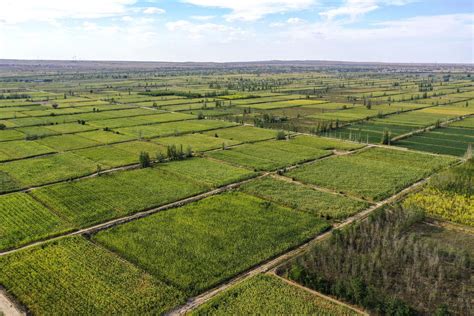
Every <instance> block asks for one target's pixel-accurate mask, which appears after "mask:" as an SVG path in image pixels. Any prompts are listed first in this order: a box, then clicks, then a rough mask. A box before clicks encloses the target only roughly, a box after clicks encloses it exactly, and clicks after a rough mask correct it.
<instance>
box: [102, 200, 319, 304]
mask: <svg viewBox="0 0 474 316" xmlns="http://www.w3.org/2000/svg"><path fill="white" fill-rule="evenodd" d="M234 210H238V212H235V211H234ZM327 227H328V226H327V224H326V223H325V222H324V221H322V220H318V219H317V218H315V217H312V216H309V215H306V214H304V213H296V212H294V211H292V210H290V209H288V208H284V207H281V206H277V205H275V204H271V203H265V201H263V200H261V199H258V198H255V197H250V196H247V195H244V194H242V193H229V194H223V195H220V196H215V197H210V198H208V199H205V200H202V201H199V202H197V203H196V204H193V205H189V206H185V207H183V209H174V210H170V211H167V212H164V213H162V214H156V215H153V216H151V217H148V218H145V219H142V220H139V221H135V222H133V223H129V224H125V225H123V226H120V227H117V228H113V229H111V230H110V231H102V232H100V233H99V234H98V235H97V236H95V237H94V240H96V241H98V242H100V243H102V244H104V245H105V246H107V247H109V248H111V249H113V250H114V251H118V252H119V253H120V254H121V255H122V256H124V257H125V258H127V259H129V260H130V261H131V262H134V263H136V264H137V265H138V266H140V267H142V268H144V269H145V270H146V271H148V272H149V273H151V274H152V275H154V276H157V277H159V278H163V279H165V280H167V281H168V282H171V283H172V284H173V285H175V286H176V287H178V288H180V289H182V290H183V291H186V292H187V293H189V294H191V295H192V294H197V293H199V292H200V291H202V290H204V289H206V288H209V287H211V286H213V285H215V284H216V283H218V282H219V281H223V280H225V279H226V278H229V277H230V276H232V275H233V274H236V273H238V272H241V271H244V270H245V269H248V268H249V267H251V266H252V265H254V264H256V263H258V262H259V261H261V260H263V259H264V258H267V257H271V256H273V255H275V254H278V253H279V252H282V251H284V250H286V249H287V248H289V247H291V246H293V245H295V244H297V243H298V242H301V241H303V240H305V239H307V238H309V237H311V236H312V235H313V234H317V233H318V232H320V231H322V230H324V229H326V228H327ZM136 232H140V233H138V234H137V233H136ZM158 241H159V242H158ZM158 254H160V255H158Z"/></svg>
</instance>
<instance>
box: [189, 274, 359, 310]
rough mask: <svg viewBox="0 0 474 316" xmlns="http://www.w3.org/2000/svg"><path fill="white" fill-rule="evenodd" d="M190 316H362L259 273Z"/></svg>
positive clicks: (202, 306) (218, 296)
mask: <svg viewBox="0 0 474 316" xmlns="http://www.w3.org/2000/svg"><path fill="white" fill-rule="evenodd" d="M191 315H333V316H336V315H359V314H358V313H356V312H355V311H353V310H351V309H349V308H346V307H343V306H341V305H337V304H335V303H332V302H330V301H328V300H326V299H324V298H321V297H319V296H316V295H314V294H311V293H309V292H307V291H305V290H303V289H301V288H298V287H296V286H292V285H290V284H288V283H285V282H284V281H282V280H280V279H278V278H277V277H274V276H270V275H265V274H260V275H257V276H255V277H253V278H251V279H248V280H245V281H244V282H242V283H241V284H238V285H236V286H235V287H232V288H230V289H229V290H227V291H225V292H223V293H222V294H219V295H217V296H216V297H215V298H213V299H211V300H210V301H209V302H207V303H205V304H203V305H201V306H199V307H198V308H197V309H196V310H194V311H192V312H191Z"/></svg>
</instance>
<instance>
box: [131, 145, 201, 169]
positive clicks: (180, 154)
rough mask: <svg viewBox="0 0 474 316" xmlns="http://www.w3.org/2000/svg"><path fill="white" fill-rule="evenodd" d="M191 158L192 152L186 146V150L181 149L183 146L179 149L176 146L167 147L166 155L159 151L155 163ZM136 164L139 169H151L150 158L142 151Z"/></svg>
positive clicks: (151, 161)
mask: <svg viewBox="0 0 474 316" xmlns="http://www.w3.org/2000/svg"><path fill="white" fill-rule="evenodd" d="M192 156H193V151H192V148H191V146H188V147H187V148H186V149H183V145H180V146H179V147H178V146H176V145H168V146H167V148H166V155H165V154H164V153H162V152H161V151H159V152H158V153H157V154H156V157H155V158H156V159H155V161H156V162H158V163H160V162H165V161H175V160H184V159H187V158H191V157H192ZM138 162H139V164H140V167H141V168H148V167H151V166H152V164H153V160H152V159H151V157H150V154H149V153H148V152H146V151H142V152H141V153H140V155H139V157H138Z"/></svg>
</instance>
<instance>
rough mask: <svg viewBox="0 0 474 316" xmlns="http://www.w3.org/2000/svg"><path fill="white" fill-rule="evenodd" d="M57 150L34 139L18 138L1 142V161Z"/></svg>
mask: <svg viewBox="0 0 474 316" xmlns="http://www.w3.org/2000/svg"><path fill="white" fill-rule="evenodd" d="M53 152H55V151H54V150H53V149H51V148H49V147H46V146H43V145H41V144H37V143H35V142H34V141H27V140H18V141H11V142H0V161H6V160H12V159H21V158H27V157H32V156H37V155H42V154H48V153H53Z"/></svg>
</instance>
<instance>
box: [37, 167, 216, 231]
mask: <svg viewBox="0 0 474 316" xmlns="http://www.w3.org/2000/svg"><path fill="white" fill-rule="evenodd" d="M207 189H208V187H207V186H205V185H203V184H201V183H199V182H196V181H193V180H191V179H189V178H185V177H180V176H179V175H176V174H170V173H169V172H166V171H163V170H161V169H159V168H146V169H138V170H132V171H123V172H116V173H112V174H104V175H102V176H99V177H94V178H90V179H84V180H80V181H74V182H67V183H60V184H56V185H52V186H48V187H44V188H40V189H37V190H34V191H33V192H31V193H32V194H33V195H34V196H35V197H36V198H37V199H39V200H41V201H42V202H43V203H44V204H46V205H48V206H49V207H51V208H52V209H54V210H55V211H56V212H57V213H58V214H61V216H62V217H64V218H67V219H68V220H69V221H70V222H71V223H74V224H75V225H76V226H77V227H82V226H87V225H92V224H95V223H99V222H103V221H105V220H110V219H113V218H116V217H120V216H124V215H127V214H131V213H134V212H138V211H141V210H144V209H149V208H152V207H157V206H160V205H163V204H166V203H170V202H174V201H177V200H180V199H183V198H186V197H188V196H191V195H194V194H197V193H200V192H203V191H205V190H207Z"/></svg>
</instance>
